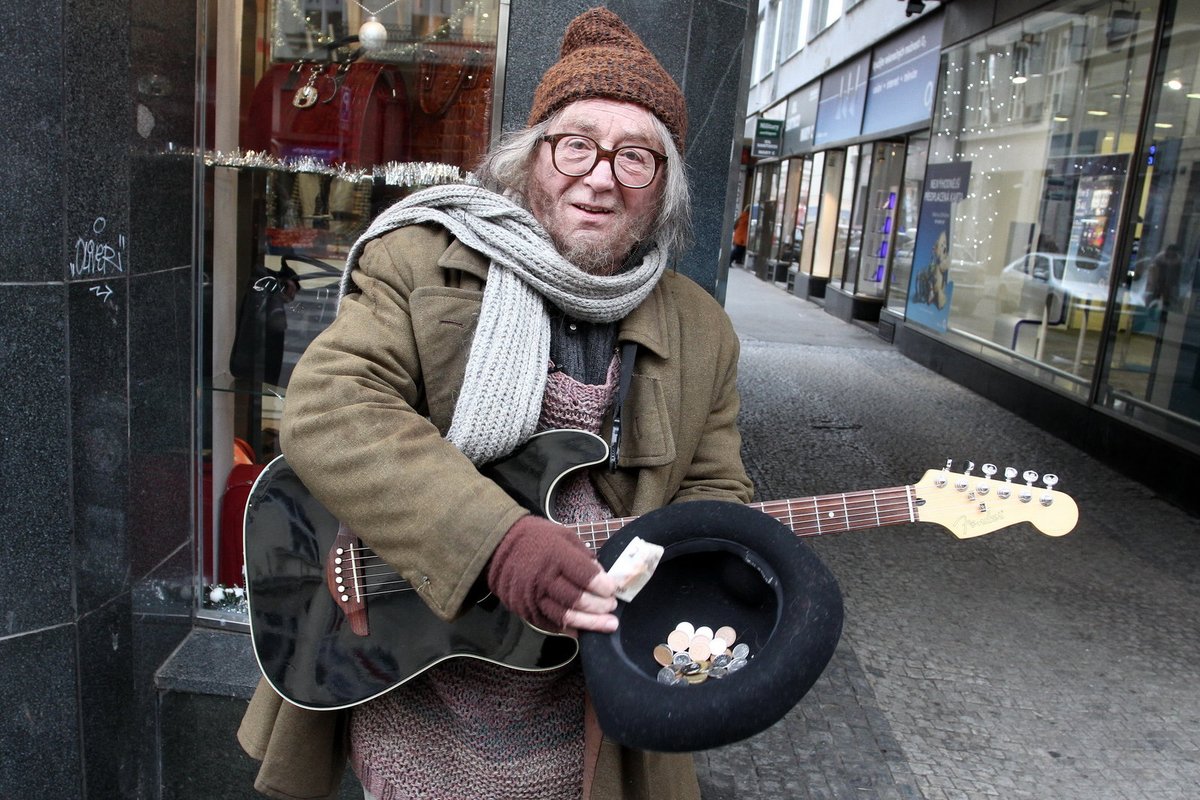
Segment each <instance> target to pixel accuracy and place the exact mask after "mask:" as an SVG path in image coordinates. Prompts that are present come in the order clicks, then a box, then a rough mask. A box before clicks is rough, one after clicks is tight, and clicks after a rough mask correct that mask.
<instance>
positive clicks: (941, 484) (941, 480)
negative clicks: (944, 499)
mask: <svg viewBox="0 0 1200 800" xmlns="http://www.w3.org/2000/svg"><path fill="white" fill-rule="evenodd" d="M953 463H954V461H953V460H952V459H949V458H947V459H946V466H944V467H942V474H941V475H939V476H937V477H936V478H934V480H933V485H934V486H936V487H937V488H939V489H945V488H946V484H947V483H949V482H950V474H949V473H950V465H951V464H953Z"/></svg>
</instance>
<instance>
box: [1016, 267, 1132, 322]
mask: <svg viewBox="0 0 1200 800" xmlns="http://www.w3.org/2000/svg"><path fill="white" fill-rule="evenodd" d="M1108 276H1109V263H1108V262H1107V261H1099V260H1097V259H1095V258H1086V257H1084V256H1072V255H1067V254H1065V253H1030V254H1028V255H1026V256H1022V257H1021V258H1018V259H1017V260H1016V261H1013V262H1012V263H1010V264H1008V265H1007V266H1005V267H1004V269H1003V270H1001V271H1000V283H999V286H998V287H997V290H996V296H997V299H998V300H999V303H1000V310H1001V312H1002V313H1013V312H1018V311H1020V312H1028V313H1030V314H1031V315H1032V314H1035V313H1036V314H1040V313H1041V310H1042V307H1043V306H1044V305H1045V304H1046V303H1047V302H1049V304H1050V316H1051V317H1052V318H1053V317H1056V316H1058V315H1059V314H1060V313H1061V309H1062V307H1063V303H1064V302H1065V300H1066V298H1068V297H1070V298H1072V299H1074V300H1076V301H1092V302H1100V303H1102V302H1104V301H1106V300H1107V299H1108Z"/></svg>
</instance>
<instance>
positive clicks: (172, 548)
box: [117, 0, 244, 798]
mask: <svg viewBox="0 0 1200 800" xmlns="http://www.w3.org/2000/svg"><path fill="white" fill-rule="evenodd" d="M202 6H203V4H202ZM202 6H201V7H202ZM126 13H127V14H128V18H129V26H128V28H129V45H128V47H129V64H128V80H129V93H130V102H129V103H128V104H127V106H126V120H125V129H124V139H123V142H124V145H125V147H126V150H127V152H128V153H129V165H130V166H129V175H128V187H127V191H128V194H129V196H130V197H131V198H132V202H131V203H130V208H129V239H130V242H131V247H132V250H133V258H132V259H131V268H130V275H131V277H130V279H129V312H128V342H127V346H128V353H129V356H128V358H129V370H128V373H127V375H128V381H129V390H128V393H129V397H128V408H127V411H128V417H129V504H128V508H129V519H128V536H129V544H130V553H129V559H128V561H127V562H126V566H127V567H128V569H129V572H130V576H131V581H132V625H131V627H132V637H133V651H132V654H131V659H132V667H131V670H130V671H131V675H130V678H131V680H132V683H133V686H134V696H133V697H132V698H131V707H130V709H129V712H128V714H127V715H128V716H129V717H130V719H131V720H132V723H131V724H132V726H133V727H132V730H131V734H133V735H131V736H130V737H129V738H130V742H129V749H128V750H127V751H126V752H125V753H124V754H123V756H124V757H125V758H127V759H136V774H135V775H133V776H132V777H131V775H130V771H129V770H122V771H121V772H120V773H118V775H117V777H118V778H120V779H121V780H122V781H128V780H134V781H135V782H136V788H137V791H136V794H135V795H133V796H137V797H146V798H157V797H159V792H160V790H161V787H162V783H163V781H164V780H165V779H166V778H165V775H164V772H163V770H162V767H161V759H162V751H161V747H160V742H159V740H158V733H159V726H158V717H157V706H158V695H157V693H156V691H155V688H154V679H153V676H154V673H155V671H156V670H158V668H159V667H160V666H161V665H162V664H163V662H164V661H166V660H167V658H168V656H169V655H170V654H171V653H172V652H174V651H175V649H176V648H177V647H178V646H179V643H180V642H181V641H183V639H184V638H185V637H186V636H187V634H188V632H189V631H190V630H191V614H192V613H193V610H194V607H195V597H194V593H193V578H194V575H195V567H194V557H193V546H192V533H191V532H192V505H191V498H192V489H193V483H192V467H193V464H192V430H193V424H194V421H193V414H192V397H193V382H194V375H193V372H192V346H193V338H192V337H193V332H192V328H193V324H194V317H193V310H194V306H193V299H192V295H193V291H194V277H193V270H192V221H193V183H194V177H193V162H192V159H191V158H190V157H188V156H187V155H185V153H186V152H187V151H188V150H189V149H190V148H191V146H192V143H193V132H194V128H195V119H196V115H195V97H196V89H197V87H196V73H197V69H196V45H197V37H198V34H197V30H196V18H197V5H196V3H194V2H191V0H129V2H127V10H126ZM232 733H233V730H232V728H228V729H223V730H218V731H206V730H201V729H198V728H195V727H189V728H188V729H187V731H186V733H183V734H181V738H183V739H186V740H187V741H188V743H189V744H190V746H191V747H193V748H197V747H199V746H201V745H203V744H204V743H205V742H207V741H210V739H211V737H216V738H217V739H219V740H221V741H222V742H225V741H231V740H232ZM216 769H218V770H219V769H220V767H219V766H218V767H216ZM163 796H169V795H166V794H164V795H163ZM210 796H211V797H219V796H244V795H222V794H213V795H210Z"/></svg>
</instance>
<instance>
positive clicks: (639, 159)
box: [617, 148, 650, 167]
mask: <svg viewBox="0 0 1200 800" xmlns="http://www.w3.org/2000/svg"><path fill="white" fill-rule="evenodd" d="M617 155H618V156H620V158H621V160H622V161H624V162H626V163H627V164H629V165H630V166H638V167H641V166H645V165H646V164H647V163H648V162H649V161H650V154H649V153H647V152H645V151H644V150H635V149H633V148H630V149H628V150H622V151H621V152H619V153H617Z"/></svg>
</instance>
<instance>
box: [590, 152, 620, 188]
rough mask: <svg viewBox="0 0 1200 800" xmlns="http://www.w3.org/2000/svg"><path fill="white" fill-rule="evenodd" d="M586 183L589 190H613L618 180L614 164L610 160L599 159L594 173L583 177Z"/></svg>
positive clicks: (593, 169)
mask: <svg viewBox="0 0 1200 800" xmlns="http://www.w3.org/2000/svg"><path fill="white" fill-rule="evenodd" d="M583 181H584V183H585V184H586V185H587V186H588V188H590V189H593V190H596V191H603V190H607V189H612V188H613V187H615V186H616V185H617V178H616V176H615V175H614V174H613V164H612V161H611V160H610V159H607V158H598V159H596V164H595V166H593V167H592V171H591V172H589V173H588V174H587V175H585V176H583Z"/></svg>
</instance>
